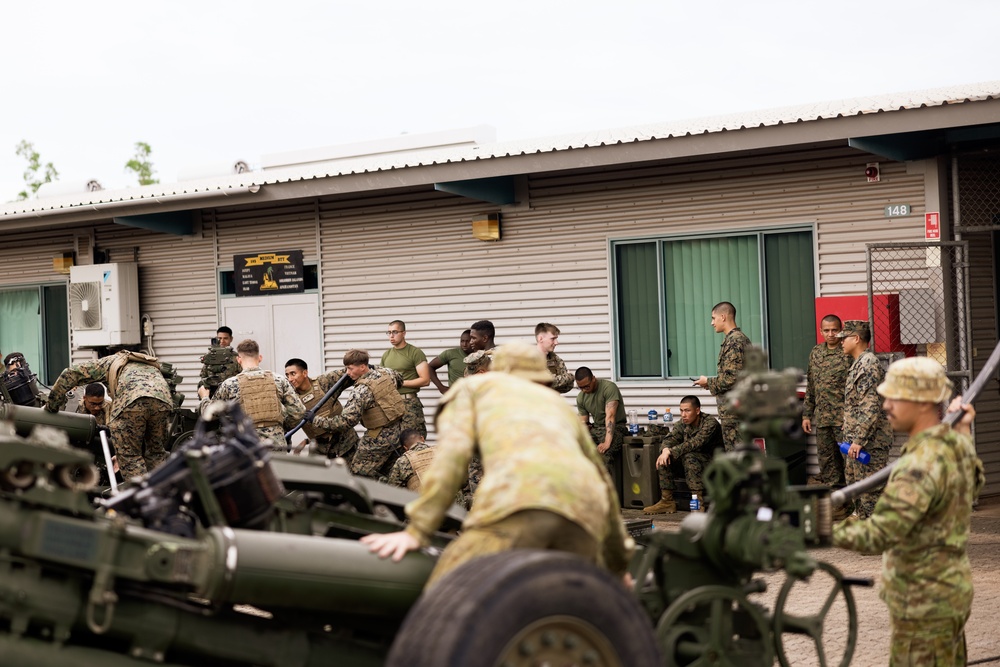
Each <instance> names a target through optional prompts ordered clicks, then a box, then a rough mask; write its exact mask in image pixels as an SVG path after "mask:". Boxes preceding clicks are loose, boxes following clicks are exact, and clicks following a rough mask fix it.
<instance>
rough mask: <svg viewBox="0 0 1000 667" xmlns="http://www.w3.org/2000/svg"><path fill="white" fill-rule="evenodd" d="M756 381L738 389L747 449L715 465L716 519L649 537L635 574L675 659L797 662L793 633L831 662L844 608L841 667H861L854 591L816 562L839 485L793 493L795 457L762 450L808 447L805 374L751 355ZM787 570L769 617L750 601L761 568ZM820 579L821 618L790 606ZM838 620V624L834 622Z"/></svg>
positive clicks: (735, 404)
mask: <svg viewBox="0 0 1000 667" xmlns="http://www.w3.org/2000/svg"><path fill="white" fill-rule="evenodd" d="M746 369H747V373H746V375H745V376H744V377H743V378H742V379H741V380H740V381H739V382H738V383H737V385H736V386H735V387H734V388H733V389H732V390H731V391H730V392H729V394H728V396H727V400H728V402H729V409H730V410H731V412H732V413H734V414H736V415H737V416H739V418H740V420H741V434H742V436H743V439H744V443H743V445H742V446H741V447H740V448H738V449H737V450H736V451H734V452H731V453H725V454H724V453H717V454H716V456H715V458H714V460H713V461H712V463H711V464H710V465H709V466H708V468H707V469H706V470H705V474H704V477H703V483H704V486H705V489H704V493H705V497H706V498H707V500H708V502H709V509H708V512H707V513H704V514H702V513H693V514H691V515H690V516H688V517H685V519H684V520H683V521H682V522H681V530H680V532H679V533H660V532H653V533H651V534H649V535H647V536H643V537H641V538H640V540H639V541H640V549H639V552H638V553H637V555H636V557H635V558H634V559H633V562H632V567H631V572H632V574H633V577H634V579H635V581H636V587H635V590H636V593H637V595H638V596H639V598H640V601H641V602H642V604H643V606H644V607H645V609H646V611H647V613H648V614H649V616H650V618H651V619H653V622H654V623H655V624H656V634H657V640H658V642H659V645H660V650H661V651H662V653H663V657H664V664H667V665H689V664H731V665H761V666H762V667H763V666H766V665H771V664H772V662H773V660H774V657H775V655H777V657H778V659H779V661H780V663H781V664H782V665H784V666H785V667H787V666H788V665H789V664H790V662H789V659H788V651H786V642H787V640H788V639H789V637H788V636H789V635H800V636H804V637H807V638H808V639H809V642H810V643H811V644H813V645H814V647H815V651H816V653H817V655H818V656H819V662H820V664H821V665H826V664H828V663H827V655H826V652H825V649H824V646H823V627H824V625H825V624H826V623H828V622H830V620H829V619H828V616H830V610H831V608H832V607H834V606H835V605H836V606H837V607H838V609H839V610H841V611H843V612H844V617H843V618H841V619H838V620H839V622H840V623H841V624H842V625H846V627H847V629H848V633H847V635H848V636H847V640H846V645H845V646H844V647H843V653H842V654H841V657H840V659H839V660H838V661H837V664H839V665H841V666H846V665H848V664H849V663H850V660H851V656H852V654H853V651H854V644H855V641H856V637H857V615H856V613H855V608H854V599H853V596H852V594H851V591H850V588H849V585H850V584H857V583H865V584H867V585H870V584H871V582H861V581H854V580H848V579H845V578H844V577H843V576H841V574H840V572H838V571H837V570H836V569H835V568H834V567H833V566H831V565H828V564H825V563H819V562H817V561H816V560H815V559H814V558H813V557H812V556H810V555H809V553H808V551H807V549H808V548H810V547H819V546H828V545H829V544H830V539H831V522H830V518H831V517H830V514H831V510H830V502H829V489H827V488H826V487H822V486H813V487H806V486H792V487H789V486H788V477H787V469H786V466H785V462H784V461H782V460H781V459H780V458H777V457H774V456H773V455H772V456H770V457H765V456H764V454H763V453H762V452H761V451H760V449H759V448H758V447H756V446H754V445H753V444H751V443H752V442H753V439H754V438H765V439H766V441H767V447H768V452H769V454H771V453H772V452H773V451H777V452H779V453H781V454H782V455H787V454H789V453H794V452H795V451H796V450H799V451H804V450H805V441H804V439H803V436H802V431H801V428H800V426H799V425H800V424H801V408H800V407H799V401H798V399H797V396H796V392H795V390H796V386H797V384H798V380H799V377H800V376H801V373H800V372H798V371H796V370H794V369H793V370H788V371H785V372H772V371H768V370H767V367H766V358H765V357H764V355H763V352H761V351H759V350H752V351H751V352H750V353H748V355H747V362H746ZM776 570H784V572H785V573H786V577H787V578H786V580H785V583H784V585H783V586H782V589H781V591H780V592H779V595H778V597H777V601H776V604H775V609H774V611H773V612H769V611H768V610H767V609H765V608H764V607H763V605H762V604H760V603H758V602H756V601H754V600H753V598H752V597H751V595H752V594H754V593H762V592H764V590H765V588H766V585H765V584H764V582H763V581H762V580H759V579H754V575H755V574H757V573H759V572H762V571H764V572H768V571H776ZM816 574H821V575H822V576H823V577H825V578H827V579H829V581H830V584H829V588H828V589H825V590H824V591H823V595H822V598H821V599H823V600H824V604H823V605H822V607H821V608H820V609H819V611H817V613H816V614H815V615H813V616H798V615H793V614H791V613H789V611H788V609H786V608H785V605H786V604H787V601H788V599H789V596H790V594H791V592H792V589H793V588H794V587H795V586H796V585H797V584H798V583H799V582H801V581H803V580H806V579H809V578H810V577H813V576H814V575H816ZM835 622H836V621H835Z"/></svg>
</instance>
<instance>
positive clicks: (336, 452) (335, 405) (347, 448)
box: [284, 359, 359, 465]
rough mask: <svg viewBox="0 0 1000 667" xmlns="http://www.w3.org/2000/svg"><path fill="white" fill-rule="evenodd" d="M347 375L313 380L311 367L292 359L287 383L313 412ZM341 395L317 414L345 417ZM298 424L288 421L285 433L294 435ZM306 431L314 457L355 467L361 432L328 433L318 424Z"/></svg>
mask: <svg viewBox="0 0 1000 667" xmlns="http://www.w3.org/2000/svg"><path fill="white" fill-rule="evenodd" d="M343 375H344V374H343V371H340V372H337V371H333V372H330V373H324V374H323V375H319V376H317V377H315V378H311V377H309V367H308V366H307V365H306V362H305V361H303V360H302V359H289V360H288V361H287V362H285V379H286V380H288V383H289V384H290V385H292V389H294V390H295V393H296V394H297V395H298V397H299V400H301V401H302V404H303V405H304V406H305V408H306V410H312V409H313V407H315V405H316V404H317V403H319V402H320V400H322V398H323V397H324V396H326V392H328V391H330V387H332V386H333V385H334V384H336V382H337V380H338V379H340V378H341V377H343ZM340 393H342V390H340V391H339V393H338V394H337V395H335V396H331V397H330V400H328V401H327V402H326V403H325V404H323V408H322V409H321V410H320V411H319V412H317V413H316V414H318V415H321V416H323V417H330V416H333V415H339V414H342V413H343V412H344V406H343V405H341V404H340V401H339V400H337V399H338V397H339V396H340ZM298 424H299V422H298V421H294V420H291V419H286V420H285V424H284V426H285V430H286V431H290V430H292V429H293V428H295V427H296V426H298ZM302 430H303V431H305V433H306V435H308V436H309V439H310V441H312V443H313V447H312V449H311V450H310V453H312V454H318V455H320V456H325V457H327V458H331V459H332V458H337V457H339V458H342V459H344V460H345V461H347V464H348V465H350V464H351V461H352V460H353V459H354V453H355V452H356V451H357V447H358V441H359V438H358V432H357V431H355V430H354V429H353V428H348V427H346V426H345V427H344V428H341V429H338V430H336V431H326V430H323V429H321V428H319V427H317V426H316V425H315V424H306V425H305V426H304V427H303V428H302Z"/></svg>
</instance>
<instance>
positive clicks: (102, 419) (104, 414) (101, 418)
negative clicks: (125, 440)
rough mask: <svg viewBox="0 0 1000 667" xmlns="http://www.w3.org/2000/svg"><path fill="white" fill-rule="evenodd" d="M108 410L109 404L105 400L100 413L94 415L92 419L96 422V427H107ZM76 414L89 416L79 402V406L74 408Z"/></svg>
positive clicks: (81, 402)
mask: <svg viewBox="0 0 1000 667" xmlns="http://www.w3.org/2000/svg"><path fill="white" fill-rule="evenodd" d="M110 410H111V403H109V402H108V401H107V400H105V401H104V405H103V406H102V407H101V411H100V413H98V414H96V415H94V419H96V420H97V425H98V426H107V425H108V412H109V411H110ZM76 413H77V414H78V415H89V414H90V413H89V412H87V408H85V407H84V405H83V401H80V404H79V405H78V406H76Z"/></svg>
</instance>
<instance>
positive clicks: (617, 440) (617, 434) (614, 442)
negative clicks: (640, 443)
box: [590, 424, 628, 479]
mask: <svg viewBox="0 0 1000 667" xmlns="http://www.w3.org/2000/svg"><path fill="white" fill-rule="evenodd" d="M607 428H608V427H607V426H605V425H604V424H594V425H593V426H592V427H591V428H590V437H591V438H593V440H594V444H595V445H599V444H601V443H602V442H604V438H605V436H606V435H607ZM626 435H628V426H625V425H624V424H616V425H615V430H614V431H613V432H612V433H611V447H609V448H608V451H606V452H604V453H603V454H601V456H603V457H604V465H605V466H607V468H608V474H609V475H611V478H612V479H614V477H615V474H614V463H615V457H617V456H621V451H622V446H623V445H624V444H625V436H626Z"/></svg>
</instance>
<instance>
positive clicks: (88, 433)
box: [0, 403, 97, 447]
mask: <svg viewBox="0 0 1000 667" xmlns="http://www.w3.org/2000/svg"><path fill="white" fill-rule="evenodd" d="M0 419H6V420H9V421H11V422H13V424H14V430H15V431H16V432H17V434H18V435H19V436H21V437H22V438H26V437H28V436H29V435H30V434H31V431H32V429H34V428H35V427H36V426H38V425H44V426H51V427H53V428H57V429H59V430H61V431H65V432H66V435H68V436H69V441H70V444H73V445H77V446H81V447H86V446H88V445H90V443H92V442H93V441H94V438H96V437H97V420H96V419H94V416H93V415H83V414H78V413H76V412H49V411H48V410H45V409H44V408H32V407H29V406H25V405H14V404H12V403H7V404H3V405H0Z"/></svg>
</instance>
